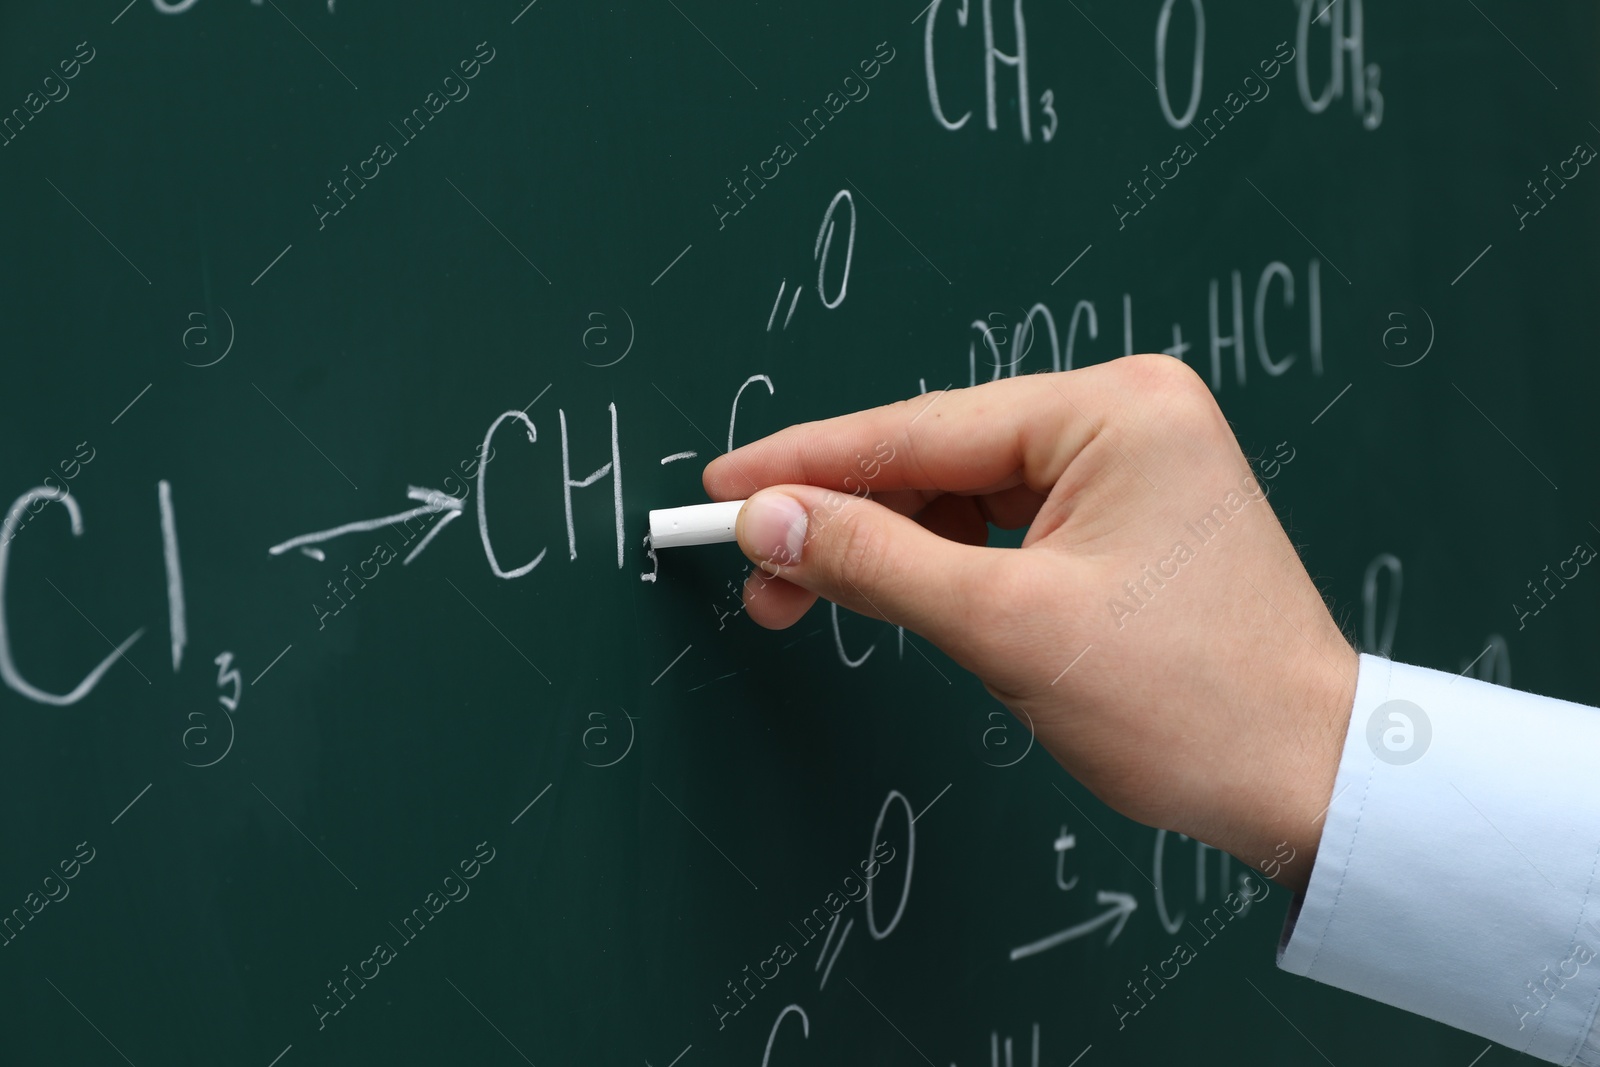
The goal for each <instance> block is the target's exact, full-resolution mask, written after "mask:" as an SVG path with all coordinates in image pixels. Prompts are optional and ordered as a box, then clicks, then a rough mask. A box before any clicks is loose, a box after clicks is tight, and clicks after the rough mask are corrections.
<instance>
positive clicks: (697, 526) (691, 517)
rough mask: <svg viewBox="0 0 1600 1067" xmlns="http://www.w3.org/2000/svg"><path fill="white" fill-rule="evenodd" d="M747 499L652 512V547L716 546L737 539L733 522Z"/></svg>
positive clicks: (660, 509)
mask: <svg viewBox="0 0 1600 1067" xmlns="http://www.w3.org/2000/svg"><path fill="white" fill-rule="evenodd" d="M742 507H744V501H743V500H728V501H724V502H722V503H718V504H691V505H690V506H688V507H686V508H659V509H657V510H654V511H652V512H650V546H651V547H652V548H681V547H683V546H685V545H714V544H719V543H721V542H723V541H732V540H734V536H733V522H734V520H735V519H736V518H738V517H739V509H740V508H742Z"/></svg>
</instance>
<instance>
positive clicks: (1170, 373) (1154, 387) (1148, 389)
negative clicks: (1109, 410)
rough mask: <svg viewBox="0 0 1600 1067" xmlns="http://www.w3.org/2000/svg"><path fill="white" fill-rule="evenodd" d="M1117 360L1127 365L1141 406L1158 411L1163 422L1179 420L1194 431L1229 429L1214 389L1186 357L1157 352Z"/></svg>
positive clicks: (1130, 381)
mask: <svg viewBox="0 0 1600 1067" xmlns="http://www.w3.org/2000/svg"><path fill="white" fill-rule="evenodd" d="M1118 362H1119V363H1121V364H1125V365H1126V370H1125V371H1124V374H1125V376H1126V378H1127V380H1128V385H1129V388H1130V390H1131V391H1132V392H1133V393H1134V394H1135V395H1136V396H1137V397H1138V398H1139V399H1140V401H1141V402H1140V403H1139V405H1138V406H1139V408H1140V409H1142V410H1145V411H1152V412H1159V421H1160V422H1162V423H1166V424H1169V425H1170V424H1172V423H1173V422H1176V423H1177V424H1178V425H1181V426H1184V427H1187V428H1190V429H1193V430H1198V429H1209V430H1216V429H1223V430H1226V428H1227V420H1226V418H1224V416H1223V414H1222V409H1221V408H1219V407H1218V406H1217V401H1216V397H1214V396H1213V395H1212V394H1211V388H1210V387H1209V386H1208V385H1206V383H1205V379H1203V378H1202V377H1201V376H1200V373H1199V372H1198V371H1196V370H1195V369H1194V368H1193V367H1191V366H1190V365H1189V364H1187V363H1185V362H1184V361H1183V360H1181V359H1177V358H1175V357H1173V356H1168V355H1165V354H1159V353H1158V354H1147V355H1137V356H1128V357H1126V358H1125V359H1122V360H1119V361H1118ZM1152 401H1153V403H1152ZM1229 436H1230V437H1231V434H1230V435H1229Z"/></svg>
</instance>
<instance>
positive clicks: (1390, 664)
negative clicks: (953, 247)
mask: <svg viewBox="0 0 1600 1067" xmlns="http://www.w3.org/2000/svg"><path fill="white" fill-rule="evenodd" d="M1383 663H1384V676H1383V691H1382V693H1381V694H1379V696H1380V699H1379V701H1378V705H1374V707H1376V706H1379V705H1381V704H1382V703H1383V701H1384V700H1387V699H1388V698H1389V690H1390V688H1391V686H1392V684H1393V681H1394V661H1393V660H1391V659H1388V658H1387V657H1385V658H1384V661H1383ZM1358 710H1359V709H1357V708H1355V707H1352V708H1351V709H1350V712H1351V716H1352V722H1351V723H1350V726H1349V730H1350V731H1351V732H1352V733H1353V732H1354V731H1355V730H1356V729H1357V724H1356V723H1355V722H1354V721H1353V719H1354V716H1355V714H1356V712H1357V711H1358ZM1347 744H1348V741H1347ZM1341 758H1342V757H1341ZM1375 770H1376V768H1375V767H1374V766H1373V764H1372V762H1371V761H1370V760H1369V761H1368V762H1367V781H1366V784H1365V785H1364V786H1363V787H1362V790H1361V806H1360V807H1359V808H1357V809H1356V821H1355V825H1354V826H1352V827H1351V829H1350V843H1349V844H1348V845H1347V846H1346V847H1345V852H1344V862H1343V863H1341V864H1340V865H1339V885H1338V888H1336V889H1335V890H1334V893H1333V902H1332V903H1331V904H1330V905H1329V906H1328V918H1327V921H1326V922H1324V923H1323V926H1322V931H1321V932H1320V934H1319V935H1318V937H1317V950H1316V951H1315V952H1313V953H1312V954H1311V962H1310V963H1308V964H1307V965H1306V970H1305V975H1306V977H1307V978H1313V979H1314V978H1315V977H1316V969H1317V960H1318V959H1319V958H1321V956H1322V947H1323V946H1324V945H1326V944H1327V943H1328V928H1329V927H1330V926H1332V925H1333V917H1334V915H1335V914H1337V913H1338V910H1339V897H1340V895H1342V894H1343V893H1344V883H1345V879H1346V878H1348V877H1349V874H1350V863H1351V860H1352V857H1354V855H1355V851H1356V838H1357V837H1359V836H1360V834H1361V819H1362V816H1363V815H1364V814H1365V813H1366V810H1367V797H1368V796H1369V795H1370V794H1371V793H1372V778H1373V773H1374V771H1375ZM1335 799H1337V794H1335ZM1328 807H1329V808H1330V809H1331V808H1332V807H1333V801H1331V800H1330V801H1329V802H1328ZM1324 818H1326V813H1325V814H1324ZM1323 829H1324V831H1326V829H1327V823H1326V822H1324V823H1323Z"/></svg>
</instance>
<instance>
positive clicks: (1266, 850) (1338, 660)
mask: <svg viewBox="0 0 1600 1067" xmlns="http://www.w3.org/2000/svg"><path fill="white" fill-rule="evenodd" d="M1359 667H1360V657H1359V655H1358V654H1357V653H1356V651H1355V650H1354V649H1353V648H1351V647H1350V646H1349V645H1348V644H1347V643H1346V642H1345V641H1344V640H1343V638H1342V637H1340V638H1339V641H1338V645H1337V647H1331V648H1324V649H1322V650H1320V652H1319V653H1318V654H1310V653H1309V652H1308V655H1306V656H1304V657H1301V658H1300V661H1299V662H1298V663H1297V664H1296V666H1295V668H1294V669H1293V670H1291V671H1289V672H1287V676H1286V677H1285V678H1284V681H1285V683H1286V685H1285V687H1284V690H1283V694H1282V695H1280V696H1279V697H1278V698H1276V699H1271V698H1269V700H1268V701H1267V704H1268V705H1269V706H1271V709H1270V710H1262V711H1261V712H1260V713H1259V714H1260V718H1258V719H1257V721H1259V722H1264V723H1272V724H1274V725H1275V726H1276V727H1277V728H1276V729H1272V730H1267V731H1263V732H1264V733H1265V734H1268V735H1270V736H1271V737H1272V738H1273V740H1271V741H1270V742H1268V743H1266V744H1263V745H1261V746H1255V745H1252V746H1250V748H1251V752H1250V761H1251V763H1252V764H1253V766H1251V767H1248V768H1246V769H1244V771H1243V773H1242V774H1241V775H1240V780H1239V781H1236V782H1235V783H1233V784H1234V785H1235V788H1234V789H1233V790H1231V791H1230V793H1229V797H1228V799H1226V800H1225V801H1224V811H1225V812H1226V814H1225V816H1224V818H1223V819H1222V820H1221V827H1222V828H1221V830H1220V831H1219V833H1218V835H1217V836H1218V837H1219V838H1220V840H1219V841H1216V842H1208V843H1212V844H1215V845H1216V847H1218V848H1222V849H1224V850H1225V851H1227V852H1229V853H1230V854H1232V855H1233V856H1235V857H1236V858H1238V859H1239V860H1240V861H1241V862H1243V863H1246V864H1248V865H1249V866H1250V867H1251V868H1252V869H1253V870H1256V871H1259V872H1261V873H1262V874H1263V875H1264V876H1265V877H1267V878H1270V879H1271V880H1273V881H1275V882H1277V883H1278V884H1280V885H1282V886H1285V887H1286V888H1288V889H1290V890H1292V891H1294V892H1297V893H1303V892H1304V891H1305V889H1306V886H1307V885H1308V884H1309V882H1310V880H1311V868H1312V865H1313V863H1314V861H1315V859H1316V854H1317V846H1318V845H1319V844H1320V842H1321V840H1322V828H1323V825H1324V823H1325V820H1326V816H1327V811H1328V808H1329V806H1330V805H1331V803H1332V800H1333V788H1334V780H1335V778H1336V777H1337V776H1338V771H1339V763H1340V760H1341V758H1342V756H1343V754H1344V743H1345V737H1346V735H1347V733H1348V730H1349V724H1350V715H1351V711H1352V708H1353V707H1354V704H1355V691H1356V676H1357V672H1358V670H1359Z"/></svg>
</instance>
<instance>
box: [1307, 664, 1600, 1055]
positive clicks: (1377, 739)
mask: <svg viewBox="0 0 1600 1067" xmlns="http://www.w3.org/2000/svg"><path fill="white" fill-rule="evenodd" d="M1397 702H1398V703H1397ZM1597 874H1600V710H1596V709H1595V708H1590V707H1584V706H1582V705H1579V704H1570V703H1567V702H1566V701H1563V700H1553V699H1550V698H1548V697H1540V696H1535V695H1533V694H1531V693H1521V692H1517V691H1515V690H1512V689H1506V688H1503V687H1500V686H1495V685H1490V684H1488V683H1486V682H1480V681H1478V680H1476V679H1473V678H1466V677H1460V676H1457V675H1453V674H1445V673H1443V672H1440V671H1434V670H1428V669H1426V668H1423V667H1408V666H1406V665H1404V664H1400V663H1393V662H1391V661H1389V660H1386V659H1381V658H1379V657H1376V656H1368V655H1363V656H1362V657H1361V667H1360V673H1359V676H1358V678H1357V682H1356V698H1355V706H1354V707H1353V708H1352V711H1351V718H1350V726H1349V729H1348V731H1347V733H1346V735H1345V744H1344V753H1343V755H1342V757H1341V759H1340V762H1339V773H1338V777H1337V779H1336V780H1335V782H1334V788H1333V800H1332V803H1331V804H1330V805H1329V807H1328V811H1327V815H1326V823H1325V824H1324V826H1323V830H1322V839H1321V842H1320V844H1319V845H1318V847H1317V855H1316V861H1315V865H1314V866H1313V867H1312V870H1311V880H1310V884H1309V885H1308V886H1307V888H1306V893H1305V895H1304V896H1303V897H1297V898H1296V899H1295V901H1294V902H1293V904H1292V905H1291V907H1290V910H1289V916H1288V919H1287V921H1286V922H1285V924H1284V931H1283V937H1282V940H1281V941H1280V943H1279V946H1278V966H1279V967H1281V968H1283V969H1284V970H1286V971H1292V972H1293V973H1295V974H1300V975H1305V976H1306V977H1308V978H1313V979H1315V980H1317V981H1319V982H1325V983H1327V984H1329V985H1334V986H1338V987H1339V988H1341V989H1346V990H1349V991H1350V992H1352V993H1359V994H1361V995H1362V996H1365V997H1370V998H1372V999H1373V1000H1377V1001H1382V1002H1383V1003H1386V1004H1392V1005H1395V1006H1396V1007H1400V1008H1404V1009H1405V1010H1407V1011H1411V1012H1415V1013H1417V1014H1419V1015H1425V1016H1427V1017H1428V1018H1430V1019H1436V1020H1438V1021H1440V1022H1442V1023H1446V1024H1448V1025H1450V1026H1454V1027H1457V1028H1459V1029H1462V1030H1467V1031H1470V1032H1472V1033H1475V1034H1479V1035H1481V1036H1483V1037H1486V1038H1488V1039H1490V1040H1492V1041H1497V1042H1499V1043H1500V1044H1502V1045H1505V1046H1507V1047H1508V1048H1512V1049H1515V1050H1517V1051H1519V1052H1525V1053H1527V1054H1528V1055H1530V1056H1536V1057H1538V1058H1540V1059H1544V1060H1549V1061H1551V1062H1554V1063H1560V1064H1578V1065H1580V1067H1600V1033H1597V1030H1596V1026H1595V1021H1596V1020H1595V1013H1596V1007H1597V1005H1600V881H1597Z"/></svg>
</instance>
